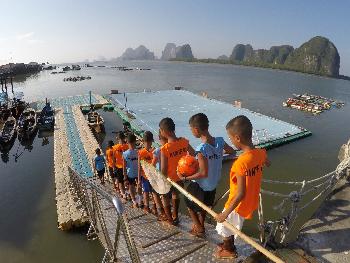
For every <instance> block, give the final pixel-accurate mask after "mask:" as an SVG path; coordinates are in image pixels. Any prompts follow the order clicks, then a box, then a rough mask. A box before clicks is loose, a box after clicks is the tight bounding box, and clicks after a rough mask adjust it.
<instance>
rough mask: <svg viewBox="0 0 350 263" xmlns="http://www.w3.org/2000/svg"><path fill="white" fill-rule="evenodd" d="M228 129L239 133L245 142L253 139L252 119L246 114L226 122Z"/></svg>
mask: <svg viewBox="0 0 350 263" xmlns="http://www.w3.org/2000/svg"><path fill="white" fill-rule="evenodd" d="M226 130H227V131H229V132H230V133H232V134H237V135H239V136H240V137H241V138H242V139H243V142H245V143H247V142H249V141H251V139H252V133H253V126H252V123H251V122H250V120H249V119H248V118H247V117H246V116H244V115H239V116H237V117H235V118H233V119H232V120H230V121H229V122H228V123H227V124H226Z"/></svg>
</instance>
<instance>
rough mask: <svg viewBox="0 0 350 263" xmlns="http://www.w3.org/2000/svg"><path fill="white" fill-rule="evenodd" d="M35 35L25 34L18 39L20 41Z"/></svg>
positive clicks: (18, 36)
mask: <svg viewBox="0 0 350 263" xmlns="http://www.w3.org/2000/svg"><path fill="white" fill-rule="evenodd" d="M33 35H34V32H28V33H25V34H21V35H17V36H16V38H17V39H18V40H24V39H28V38H31V37H32V36H33Z"/></svg>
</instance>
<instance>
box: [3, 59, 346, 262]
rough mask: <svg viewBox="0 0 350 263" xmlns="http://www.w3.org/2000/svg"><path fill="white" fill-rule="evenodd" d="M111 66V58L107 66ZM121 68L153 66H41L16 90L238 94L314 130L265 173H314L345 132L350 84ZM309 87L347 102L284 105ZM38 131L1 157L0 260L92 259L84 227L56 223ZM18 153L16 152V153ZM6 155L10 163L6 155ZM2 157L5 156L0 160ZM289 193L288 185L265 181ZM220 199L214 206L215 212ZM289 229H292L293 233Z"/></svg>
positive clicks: (30, 94) (328, 163) (48, 161)
mask: <svg viewBox="0 0 350 263" xmlns="http://www.w3.org/2000/svg"><path fill="white" fill-rule="evenodd" d="M106 65H108V66H111V65H110V64H106ZM124 65H126V66H133V67H140V68H146V67H147V68H151V69H152V70H150V71H128V72H122V71H118V70H116V69H112V68H107V67H106V68H83V69H82V70H81V71H76V72H69V73H66V74H57V75H52V74H50V72H45V71H44V72H41V73H40V74H38V75H34V76H31V77H28V78H22V79H20V78H18V79H17V81H18V82H16V84H15V86H16V88H15V89H16V90H17V91H23V92H24V94H25V97H26V99H27V100H29V101H35V100H38V99H44V98H45V97H48V98H53V97H60V96H67V95H76V94H83V93H88V91H90V90H91V91H93V92H95V93H99V94H107V93H109V92H110V90H111V89H118V90H119V91H120V92H124V91H125V92H129V91H143V90H145V89H146V90H165V89H171V88H173V87H174V86H183V87H185V88H186V89H187V90H190V91H192V92H195V93H201V92H203V91H206V92H207V93H208V95H209V97H212V98H216V99H219V100H222V101H226V102H233V101H234V100H236V99H240V100H241V101H242V106H243V107H245V108H248V109H251V110H253V111H257V112H260V113H263V114H266V115H269V116H272V117H275V118H278V119H281V120H284V121H287V122H290V123H293V124H296V125H299V126H302V127H305V128H306V129H308V130H310V131H312V132H313V135H312V136H311V137H308V138H305V139H302V140H299V141H297V142H293V143H291V144H288V145H284V146H281V147H279V148H276V149H273V150H270V151H269V152H268V154H269V158H270V159H271V161H272V166H271V168H269V169H267V170H265V174H264V176H265V178H269V179H278V180H288V181H289V180H292V181H301V180H304V179H305V180H307V179H311V178H316V177H318V176H320V175H322V174H325V173H326V172H329V171H331V170H333V169H334V168H335V166H336V165H337V163H338V160H337V154H338V150H339V147H340V146H341V145H342V144H343V143H344V142H346V141H347V140H348V139H349V137H350V124H349V123H348V120H349V116H350V82H349V81H343V80H335V79H327V78H322V77H317V76H310V75H304V74H298V73H293V72H284V71H273V70H266V69H257V68H247V67H238V66H231V65H215V64H192V63H180V62H129V63H124ZM76 75H83V76H87V75H90V76H91V77H92V79H91V80H85V81H81V82H75V83H74V82H63V78H65V77H68V76H76ZM305 92H308V93H311V94H317V95H322V96H325V97H330V98H334V99H338V100H342V101H344V102H346V106H345V107H343V108H341V109H333V110H331V111H327V112H325V113H323V114H321V115H319V116H313V115H311V114H308V113H303V112H300V111H296V110H291V109H288V108H283V107H282V101H283V100H284V99H285V98H287V97H289V96H291V95H292V94H293V93H305ZM104 117H105V118H106V120H107V122H108V127H107V135H106V137H105V138H101V142H102V145H103V147H104V145H105V143H106V141H107V140H108V139H109V138H113V136H114V135H113V134H112V131H115V130H118V129H119V128H120V124H121V123H120V120H118V119H117V118H116V117H115V116H114V115H113V113H104ZM39 137H42V136H38V137H37V138H36V139H35V140H34V141H33V143H32V145H31V146H28V145H27V146H23V145H21V144H19V142H18V141H16V142H15V143H14V145H13V146H12V148H11V150H10V151H9V153H8V155H2V161H0V178H1V183H0V261H1V262H24V261H26V262H63V261H66V262H97V261H99V260H100V259H101V257H102V255H103V250H102V248H101V247H100V245H99V243H98V242H97V241H87V240H86V238H85V236H84V235H83V234H82V233H63V232H61V231H59V230H58V229H57V226H56V224H57V223H56V220H57V216H56V206H55V201H54V198H55V192H54V191H55V190H54V179H53V140H52V137H48V144H47V142H44V141H43V138H39ZM16 157H17V158H16ZM7 159H8V161H7ZM4 161H6V162H4ZM229 168H230V164H229V163H226V164H225V165H224V168H223V177H222V180H221V184H220V186H219V189H218V195H219V194H220V193H222V192H224V191H225V190H226V185H227V177H228V170H229ZM264 188H266V189H272V190H276V191H279V192H284V193H287V192H289V191H290V190H292V188H284V187H280V186H279V187H278V188H277V189H276V187H274V186H269V185H264ZM279 202H280V200H278V199H274V198H265V197H264V206H265V208H266V211H265V217H266V218H275V217H276V216H278V214H277V213H276V212H275V211H274V210H272V209H271V207H272V205H274V204H277V203H279ZM317 205H318V203H317V202H316V203H315V205H314V206H312V207H310V209H308V211H306V212H305V213H303V215H302V216H301V217H300V218H299V221H298V222H297V224H296V226H297V227H300V226H301V224H303V223H304V222H305V220H307V218H308V217H310V215H311V214H312V213H313V212H314V210H315V209H316V207H317ZM222 206H223V202H220V203H219V205H218V206H217V207H216V210H218V211H219V210H220V209H221V208H222ZM245 231H246V232H247V233H248V234H256V221H255V220H252V221H251V222H247V224H246V225H245ZM294 232H295V233H296V232H297V231H294Z"/></svg>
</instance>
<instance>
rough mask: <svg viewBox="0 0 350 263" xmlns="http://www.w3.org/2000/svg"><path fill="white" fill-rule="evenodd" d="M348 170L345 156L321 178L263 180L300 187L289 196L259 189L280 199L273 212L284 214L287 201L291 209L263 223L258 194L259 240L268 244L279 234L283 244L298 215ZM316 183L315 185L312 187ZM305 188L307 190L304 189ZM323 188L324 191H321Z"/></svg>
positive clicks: (347, 161) (349, 163)
mask: <svg viewBox="0 0 350 263" xmlns="http://www.w3.org/2000/svg"><path fill="white" fill-rule="evenodd" d="M348 149H350V141H349V143H348ZM348 169H350V156H346V158H345V159H344V160H343V161H342V162H340V163H339V165H338V166H337V167H336V169H335V170H334V171H332V172H329V173H327V174H325V175H323V176H320V177H318V178H315V179H311V180H307V181H306V180H305V181H300V182H292V181H277V180H269V179H263V180H262V181H263V182H264V183H268V184H283V185H294V186H296V185H300V189H299V190H293V191H291V192H290V193H289V194H284V193H279V192H273V191H268V190H264V189H261V194H265V195H269V196H272V197H277V198H281V199H282V200H281V202H280V203H279V204H278V205H276V206H274V207H273V209H274V210H278V211H279V212H280V214H281V215H282V214H284V210H285V206H286V204H287V201H290V203H291V207H290V209H289V211H288V213H287V215H284V216H282V217H281V218H280V219H278V220H275V221H267V222H266V223H264V221H263V209H262V196H261V194H260V204H259V208H258V215H259V230H260V239H261V240H262V239H265V240H264V244H266V243H267V242H270V241H272V240H275V241H276V235H277V233H278V232H279V233H280V241H279V243H284V242H285V240H286V238H287V236H288V234H289V233H290V231H291V229H292V228H293V226H294V224H295V221H296V220H297V218H298V216H299V215H300V213H301V212H302V211H303V210H304V209H305V208H307V207H309V206H310V205H311V204H312V203H314V202H315V201H316V200H318V199H319V198H321V197H322V196H324V195H325V194H326V193H327V192H329V191H330V190H331V189H332V188H333V187H334V186H335V185H336V183H337V182H338V181H339V180H340V179H342V178H344V176H345V175H346V172H347V171H348ZM315 183H318V184H317V185H312V184H315ZM305 188H307V189H305ZM323 188H324V189H323ZM320 189H323V190H322V191H321V192H319V193H318V194H317V195H316V196H314V197H313V198H312V199H311V200H310V201H308V202H307V203H306V204H304V205H303V206H301V207H300V204H301V202H302V201H303V199H304V197H305V196H306V195H308V194H309V193H311V192H314V191H316V190H320Z"/></svg>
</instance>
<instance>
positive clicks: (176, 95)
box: [108, 90, 311, 148]
mask: <svg viewBox="0 0 350 263" xmlns="http://www.w3.org/2000/svg"><path fill="white" fill-rule="evenodd" d="M108 98H109V100H110V101H111V102H112V103H113V104H114V105H115V109H114V110H115V111H116V112H117V114H118V115H119V116H120V117H121V118H122V119H123V121H124V122H126V123H128V124H130V126H131V129H132V130H133V131H134V132H135V133H138V134H141V133H142V132H143V131H146V130H149V131H152V132H153V133H155V134H158V130H159V128H158V124H159V121H160V120H161V119H162V118H164V117H170V118H172V119H173V120H174V122H175V124H176V132H177V134H178V135H179V136H184V137H186V138H188V139H189V140H190V143H191V144H192V145H196V144H198V139H196V138H194V136H193V135H192V133H191V131H190V129H189V125H188V120H189V118H190V117H191V116H192V115H193V114H196V113H199V112H203V113H205V114H206V115H207V116H208V118H209V121H210V128H209V129H210V131H211V133H212V134H214V135H215V136H222V137H224V138H225V140H226V141H227V142H229V138H228V136H227V134H226V132H225V125H226V123H227V122H228V121H229V120H230V119H232V118H233V117H235V116H238V115H245V116H247V117H248V118H249V119H250V120H251V122H252V124H253V142H254V144H255V145H256V146H257V147H261V148H273V147H276V146H279V145H281V144H285V143H288V142H291V141H294V140H297V139H300V138H303V137H306V136H309V135H311V132H310V131H307V130H306V129H303V128H301V127H297V126H296V125H293V124H289V123H287V122H284V121H281V120H277V119H275V118H272V117H268V116H266V115H263V114H260V113H257V112H253V111H250V110H248V109H244V108H240V107H236V106H233V105H231V104H228V103H225V102H221V101H218V100H214V99H208V98H205V97H202V96H199V95H196V94H194V93H192V92H189V91H185V90H167V91H155V92H139V93H121V94H112V95H109V96H108Z"/></svg>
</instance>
